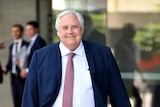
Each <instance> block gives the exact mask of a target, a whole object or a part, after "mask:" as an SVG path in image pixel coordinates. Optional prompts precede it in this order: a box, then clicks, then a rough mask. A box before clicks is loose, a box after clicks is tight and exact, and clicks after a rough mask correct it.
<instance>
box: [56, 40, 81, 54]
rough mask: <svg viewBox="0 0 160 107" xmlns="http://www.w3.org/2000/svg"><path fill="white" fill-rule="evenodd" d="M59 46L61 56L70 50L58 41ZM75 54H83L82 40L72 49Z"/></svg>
mask: <svg viewBox="0 0 160 107" xmlns="http://www.w3.org/2000/svg"><path fill="white" fill-rule="evenodd" d="M59 48H60V51H61V56H65V55H68V54H69V53H70V52H71V51H70V50H69V49H68V48H67V47H66V46H65V45H64V44H63V43H62V42H60V44H59ZM73 53H75V54H76V55H79V56H83V55H84V54H83V53H84V46H83V43H82V41H81V42H80V44H79V46H78V47H77V48H76V49H75V50H74V51H73Z"/></svg>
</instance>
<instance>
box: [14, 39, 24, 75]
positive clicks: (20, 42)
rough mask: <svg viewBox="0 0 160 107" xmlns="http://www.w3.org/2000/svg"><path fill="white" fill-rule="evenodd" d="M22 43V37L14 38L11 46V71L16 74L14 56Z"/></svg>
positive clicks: (15, 56)
mask: <svg viewBox="0 0 160 107" xmlns="http://www.w3.org/2000/svg"><path fill="white" fill-rule="evenodd" d="M16 43H17V52H16ZM21 45H22V39H18V40H14V42H13V47H12V73H13V74H16V73H17V71H16V58H17V53H18V52H19V51H20V49H21Z"/></svg>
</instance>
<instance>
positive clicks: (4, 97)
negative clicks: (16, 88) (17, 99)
mask: <svg viewBox="0 0 160 107" xmlns="http://www.w3.org/2000/svg"><path fill="white" fill-rule="evenodd" d="M0 107H13V103H12V96H11V88H10V74H7V75H6V76H4V81H3V84H0Z"/></svg>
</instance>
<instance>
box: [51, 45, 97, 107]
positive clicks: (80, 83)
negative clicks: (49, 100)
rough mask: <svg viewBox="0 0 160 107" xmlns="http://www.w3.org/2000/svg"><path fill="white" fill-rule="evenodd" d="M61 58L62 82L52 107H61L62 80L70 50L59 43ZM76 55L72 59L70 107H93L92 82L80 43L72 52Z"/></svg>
mask: <svg viewBox="0 0 160 107" xmlns="http://www.w3.org/2000/svg"><path fill="white" fill-rule="evenodd" d="M59 48H60V52H61V57H62V81H61V86H60V90H59V94H58V97H57V99H56V101H55V103H54V104H53V106H52V107H62V99H63V90H64V80H65V73H66V65H67V60H68V54H69V53H70V50H69V49H67V47H65V46H64V44H63V43H62V42H61V43H60V45H59ZM74 53H75V54H76V55H75V56H74V58H73V65H74V88H73V106H72V107H95V103H94V92H93V87H92V81H91V76H90V71H89V70H88V69H89V66H88V62H87V58H86V54H85V50H84V46H83V43H82V42H81V43H80V45H79V47H78V48H77V49H76V50H75V51H74Z"/></svg>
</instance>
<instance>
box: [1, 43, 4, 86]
mask: <svg viewBox="0 0 160 107" xmlns="http://www.w3.org/2000/svg"><path fill="white" fill-rule="evenodd" d="M3 48H4V44H3V42H1V41H0V50H1V49H3ZM2 72H3V70H2V67H1V62H0V84H1V83H2V82H3V73H2Z"/></svg>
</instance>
